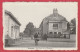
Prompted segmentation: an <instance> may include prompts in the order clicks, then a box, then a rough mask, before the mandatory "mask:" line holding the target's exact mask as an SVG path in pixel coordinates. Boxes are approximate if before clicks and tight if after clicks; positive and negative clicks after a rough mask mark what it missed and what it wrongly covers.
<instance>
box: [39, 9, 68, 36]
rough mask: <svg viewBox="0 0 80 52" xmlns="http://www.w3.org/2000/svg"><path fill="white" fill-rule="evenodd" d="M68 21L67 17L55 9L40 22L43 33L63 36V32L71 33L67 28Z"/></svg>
mask: <svg viewBox="0 0 80 52" xmlns="http://www.w3.org/2000/svg"><path fill="white" fill-rule="evenodd" d="M67 23H68V21H67V20H66V18H65V17H64V16H62V15H60V14H59V13H58V10H57V9H53V14H50V15H49V16H47V17H45V18H44V19H43V21H42V23H41V24H40V28H41V33H42V34H43V35H44V34H48V35H51V36H53V37H55V36H61V34H64V33H69V32H68V30H67Z"/></svg>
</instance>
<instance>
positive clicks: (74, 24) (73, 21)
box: [71, 18, 76, 33]
mask: <svg viewBox="0 0 80 52" xmlns="http://www.w3.org/2000/svg"><path fill="white" fill-rule="evenodd" d="M71 23H72V24H73V26H74V28H73V33H76V19H75V18H73V19H72V20H71Z"/></svg>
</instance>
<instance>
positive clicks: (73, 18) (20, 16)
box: [3, 2, 78, 50]
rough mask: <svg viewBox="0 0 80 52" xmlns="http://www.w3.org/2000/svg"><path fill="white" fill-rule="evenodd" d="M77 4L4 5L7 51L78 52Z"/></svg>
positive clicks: (4, 37)
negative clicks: (58, 51)
mask: <svg viewBox="0 0 80 52" xmlns="http://www.w3.org/2000/svg"><path fill="white" fill-rule="evenodd" d="M77 28H78V3H77V2H3V47H4V49H5V50H77V48H78V47H77V45H78V37H77V36H78V34H77V33H78V32H77V30H78V29H77Z"/></svg>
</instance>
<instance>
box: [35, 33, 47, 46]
mask: <svg viewBox="0 0 80 52" xmlns="http://www.w3.org/2000/svg"><path fill="white" fill-rule="evenodd" d="M47 37H48V36H47V34H44V35H43V37H42V38H43V39H44V40H46V41H47ZM34 40H35V45H38V41H39V36H38V33H35V35H34Z"/></svg>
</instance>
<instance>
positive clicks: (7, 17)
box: [3, 11, 21, 39]
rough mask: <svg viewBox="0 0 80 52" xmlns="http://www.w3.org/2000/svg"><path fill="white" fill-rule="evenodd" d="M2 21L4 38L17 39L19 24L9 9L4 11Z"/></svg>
mask: <svg viewBox="0 0 80 52" xmlns="http://www.w3.org/2000/svg"><path fill="white" fill-rule="evenodd" d="M3 21H4V35H5V39H7V38H8V37H9V38H11V39H18V38H19V33H20V25H21V24H20V22H19V21H18V20H17V19H16V18H15V17H14V16H13V14H12V13H11V12H9V11H5V14H4V19H3ZM7 36H8V37H7Z"/></svg>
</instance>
